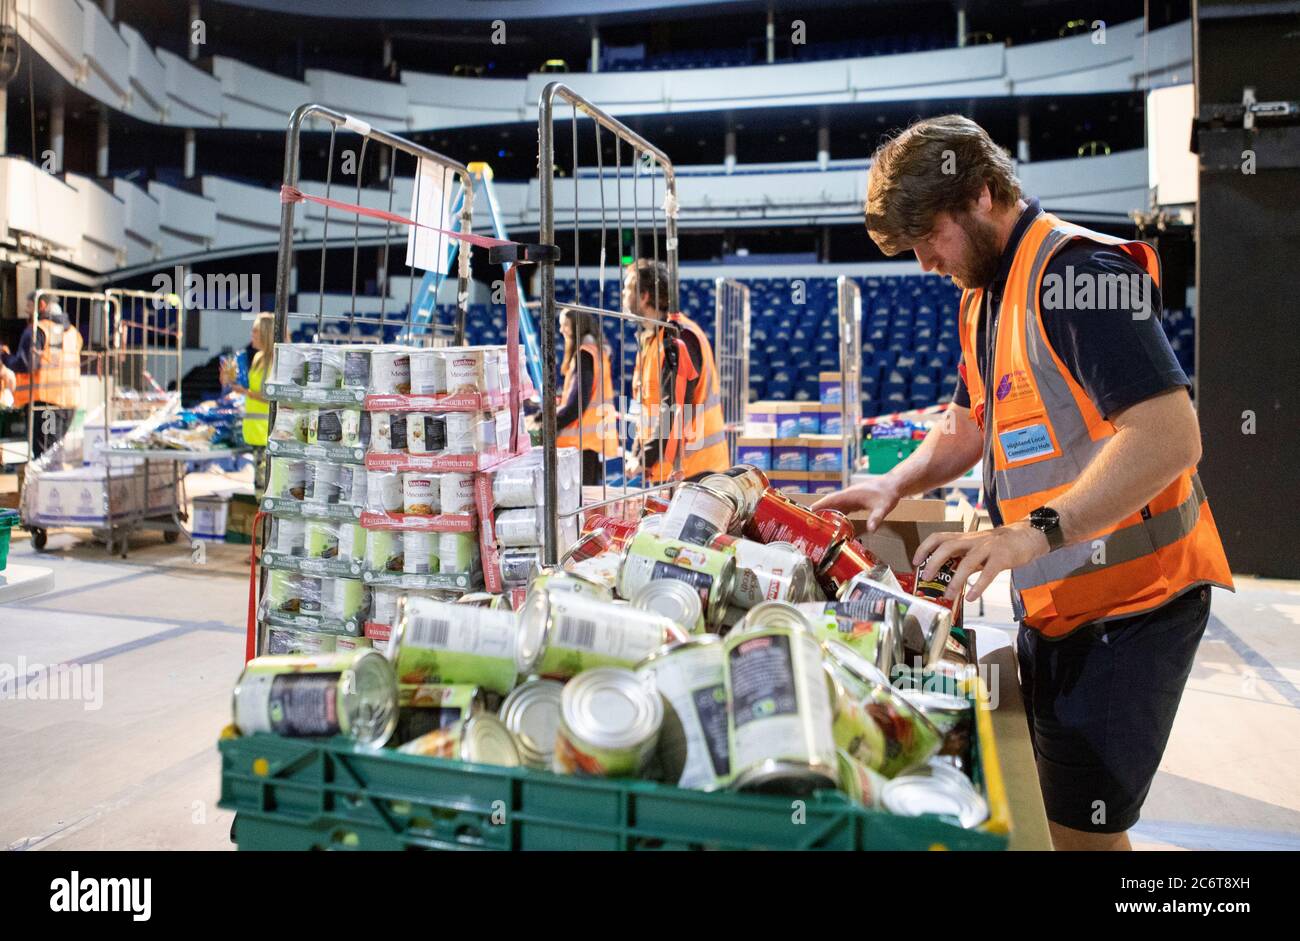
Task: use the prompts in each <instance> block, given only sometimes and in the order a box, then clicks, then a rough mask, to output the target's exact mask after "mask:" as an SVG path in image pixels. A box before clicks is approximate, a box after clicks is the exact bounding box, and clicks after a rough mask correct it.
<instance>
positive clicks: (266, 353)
mask: <svg viewBox="0 0 1300 941" xmlns="http://www.w3.org/2000/svg"><path fill="white" fill-rule="evenodd" d="M249 343H250V345H251V346H252V347H253V358H252V360H251V361H250V362H249V364H248V385H246V386H244V385H241V384H240V383H239V377H238V373H237V371H236V370H234V369H232V368H231V367H226V368H227V373H226V375H224V376H223V380H224V384H226V385H229V386H230V387H231V391H233V392H237V393H239V394H240V395H242V396H243V397H244V421H243V429H242V430H243V434H244V443H245V444H247V445H248V446H250V447H251V448H252V449H253V489H254V491H256V492H257V493H259V494H260V493H261V492H262V491H263V490H264V489H265V487H266V474H267V466H266V442H267V439H268V437H269V431H270V429H269V427H268V425H269V422H270V418H271V403H270V401H269V400H268V399H267V398H266V394H265V393H264V392H263V391H262V386H263V385H264V384H265V382H266V377H267V376H268V375H270V374H271V370H272V364H273V363H274V361H275V315H274V314H271V313H267V312H263V313H260V314H258V315H257V316H256V317H254V318H253V329H252V332H251V334H250V335H249Z"/></svg>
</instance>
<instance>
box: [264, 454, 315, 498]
mask: <svg viewBox="0 0 1300 941" xmlns="http://www.w3.org/2000/svg"><path fill="white" fill-rule="evenodd" d="M266 495H267V496H268V497H280V498H282V499H286V500H303V499H306V496H307V462H306V461H295V460H291V459H290V458H285V457H273V458H271V473H270V477H269V479H268V480H267V484H266Z"/></svg>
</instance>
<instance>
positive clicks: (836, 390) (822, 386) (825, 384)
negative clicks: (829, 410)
mask: <svg viewBox="0 0 1300 941" xmlns="http://www.w3.org/2000/svg"><path fill="white" fill-rule="evenodd" d="M817 385H818V387H819V391H820V392H821V395H820V396H818V397H819V398H820V399H821V400H822V402H824V403H825V404H827V405H839V404H840V402H842V401H843V397H844V383H843V380H842V379H841V378H840V374H839V373H838V372H824V373H819V374H818V376H817Z"/></svg>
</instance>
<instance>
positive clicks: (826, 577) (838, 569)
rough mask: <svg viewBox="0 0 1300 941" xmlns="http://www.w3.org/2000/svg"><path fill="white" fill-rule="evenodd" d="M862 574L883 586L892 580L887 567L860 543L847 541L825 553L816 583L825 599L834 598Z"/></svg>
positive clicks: (891, 573)
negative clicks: (881, 582) (882, 583)
mask: <svg viewBox="0 0 1300 941" xmlns="http://www.w3.org/2000/svg"><path fill="white" fill-rule="evenodd" d="M864 572H865V573H870V574H871V577H872V578H874V579H876V580H877V581H883V582H884V583H885V584H888V581H886V580H893V578H894V574H893V572H891V571H890V570H889V566H888V565H886V564H885V563H883V562H881V561H880V560H879V559H878V558H876V556H875V555H874V554H873V553H872V552H871V551H870V550H869V549H867V548H866V547H865V546H863V545H862V543H860V542H858V541H857V540H856V539H849V540H846V541H844V542H842V543H840V544H839V545H838V546H835V547H834V548H832V549H831V551H830V552H829V553H827V555H826V558H825V559H823V560H822V564H821V565H820V566H818V568H817V581H818V583H819V584H820V585H821V588H822V591H824V592H825V593H826V595H827V597H829V598H835V597H837V596H838V595H839V593H840V590H841V589H843V588H844V586H845V585H847V584H848V583H849V582H851V581H852V580H853V579H854V578H855V577H857V576H858V575H861V574H863V573H864Z"/></svg>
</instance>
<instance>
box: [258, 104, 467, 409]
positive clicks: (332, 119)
mask: <svg viewBox="0 0 1300 941" xmlns="http://www.w3.org/2000/svg"><path fill="white" fill-rule="evenodd" d="M308 118H317V119H320V120H323V121H325V122H327V123H328V124H329V135H330V142H329V155H328V157H327V161H328V162H327V169H326V172H325V196H326V198H331V197H330V193H331V192H332V190H333V187H334V152H335V143H336V138H337V136H338V131H339V128H343V129H344V130H347V131H352V132H354V133H356V134H358V135H359V136H360V137H361V139H362V143H361V153H360V155H359V156H358V159H357V168H356V178H357V180H356V201H357V202H358V203H360V201H361V194H362V186H361V179H362V171H363V169H364V167H365V159H366V150H367V148H368V146H369V144H370V142H371V141H374V142H375V143H376V144H381V145H384V146H386V147H387V148H389V150H388V151H387V153H388V154H389V158H390V159H389V162H388V164H387V168H388V211H389V212H392V211H393V193H394V182H395V181H396V179H397V172H396V171H397V154H398V153H399V152H400V153H404V154H408V155H409V156H411V157H412V158H414V160H415V162H416V163H415V170H416V172H415V178H414V183H413V184H412V186H413V188H412V196H411V201H412V206H413V207H416V208H415V209H413V211H418V206H419V192H420V173H419V169H420V161H422V160H427V161H429V162H431V163H433V164H434V165H435V166H440V167H442V168H443V169H444V170H447V171H451V175H452V178H453V179H454V180H458V181H459V183H460V212H459V220H460V231H461V232H464V233H470V232H472V231H473V230H474V179H473V176H472V174H471V173H470V171H469V169H468V168H467V167H466V166H465V165H464V164H462V163H460V162H459V161H457V160H452V159H451V158H450V157H446V156H444V155H442V154H440V153H438V152H437V151H434V150H430V149H429V148H427V147H422V146H420V145H419V144H416V143H414V142H412V141H409V140H407V139H406V138H404V137H399V136H398V135H396V134H391V133H389V132H388V131H383V130H380V129H379V128H374V127H371V126H370V124H369V123H367V122H365V121H362V120H361V119H359V118H355V117H352V116H351V115H349V114H344V113H343V112H341V111H335V110H334V109H333V108H327V107H325V106H324V105H319V104H311V103H309V104H304V105H299V106H298V108H297V109H295V110H294V112H293V114H292V115H291V116H290V117H289V127H288V130H287V131H286V134H285V149H284V175H283V181H284V185H285V186H290V187H295V188H296V187H297V186H298V181H299V172H300V169H301V168H300V166H299V163H300V160H299V155H300V153H301V135H302V129H303V124H304V123H305V122H306V121H307V119H308ZM450 212H451V213H455V209H454V207H452V208H451V209H450ZM293 218H294V204H293V203H291V202H285V203H283V204H282V205H281V207H280V245H279V250H278V254H277V257H276V269H275V335H276V338H277V340H278V341H279V342H287V341H288V340H289V320H290V312H289V280H290V272H291V271H292V269H293V261H294V247H293V240H294V231H293ZM448 222H449V220H447V219H445V218H441V217H440V219H439V224H438V228H440V229H446V228H450V226H449V225H448V224H447V223H448ZM329 224H330V207H328V206H326V207H325V223H324V229H323V231H322V233H321V247H320V252H321V273H320V286H319V290H318V295H319V297H320V305H319V306H318V307H317V311H316V316H315V318H314V319H315V321H316V333H317V336H318V338H319V337H320V333H321V331H322V328H323V326H324V320H325V315H324V297H325V260H326V257H327V253H328V251H329V247H330V246H329ZM360 226H361V220H360V217H359V216H356V217H354V219H353V228H352V308H353V309H352V310H349V311H348V337H343V338H338V339H341V340H344V341H346V340H349V339H352V337H351V335H352V333H353V330H354V328H355V326H356V324H357V323H358V322H360V323H378V324H379V325H380V338H381V340H382V338H383V334H384V332H385V330H386V329H387V327H388V326H389V325H390V324H397V325H400V326H404V327H405V328H406V329H405V335H406V340H407V342H412V341H413V339H414V333H413V329H414V328H415V327H417V326H423V325H422V324H416V323H414V322H413V319H412V318H413V314H414V310H415V304H414V303H413V301H414V296H413V295H414V290H415V271H416V269H415V268H413V267H412V268H410V269H409V271H410V274H411V286H410V292H411V294H412V296H411V297H410V298H408V302H407V312H406V319H405V320H402V319H401V318H390V317H388V316H387V298H388V292H387V290H385V292H384V294H383V298H384V300H383V301H381V303H380V312H379V317H378V318H375V317H373V316H363V317H358V316H357V312H356V310H355V308H356V298H357V258H358V251H359V249H360V244H359V242H360ZM397 227H398V225H397V223H392V222H389V223H385V226H384V245H383V250H384V264H385V272H387V264H388V252H389V249H390V248H391V246H392V238H391V235H392V232H393V229H394V228H397ZM448 249H449V250H453V249H454V250H456V252H457V255H456V257H457V272H456V275H457V283H456V326H455V332H454V339H453V342H455V343H456V344H461V343H463V342H464V341H465V317H466V314H467V311H466V308H467V306H468V303H469V288H470V252H469V249H468V248H462V247H460V246H459V243H458V242H455V241H453V240H449V242H448ZM293 319H297V320H311V319H313V318H312V317H311V316H310V315H308V314H295V315H293ZM433 334H434V331H433V330H432V329H431V330H430V331H429V332H428V333H427V334H425V336H427V337H432V336H433ZM332 339H336V338H333V337H328V336H327V337H325V338H324V340H323V342H328V341H329V340H332ZM274 411H275V410H274V405H272V410H271V416H270V418H271V421H272V422H274V419H275V414H274Z"/></svg>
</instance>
